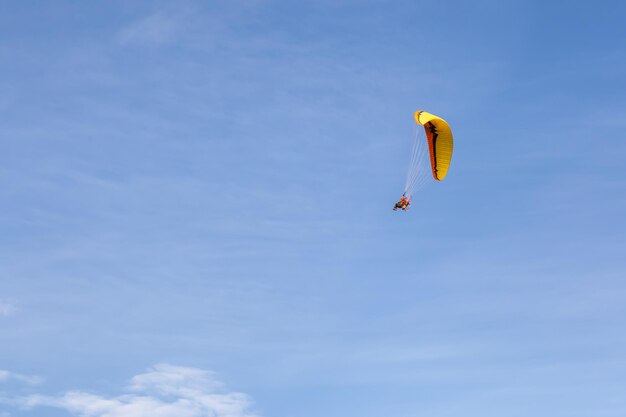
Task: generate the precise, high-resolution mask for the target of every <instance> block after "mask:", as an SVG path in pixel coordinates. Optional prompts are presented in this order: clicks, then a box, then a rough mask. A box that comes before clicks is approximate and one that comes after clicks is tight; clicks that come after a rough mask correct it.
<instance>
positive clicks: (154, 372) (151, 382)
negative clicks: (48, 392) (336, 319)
mask: <svg viewBox="0 0 626 417" xmlns="http://www.w3.org/2000/svg"><path fill="white" fill-rule="evenodd" d="M221 387H222V385H221V384H220V383H219V382H218V381H217V380H216V379H215V376H214V375H213V374H212V373H210V372H207V371H204V370H201V369H196V368H186V367H180V366H173V365H168V364H159V365H155V366H154V367H153V368H151V369H150V370H148V371H147V372H146V373H143V374H140V375H136V376H135V377H133V378H132V379H131V383H130V386H129V387H128V389H127V391H128V392H129V393H128V394H124V395H119V396H113V397H107V396H102V395H97V394H92V393H87V392H83V391H69V392H66V393H65V394H63V395H60V396H56V397H55V396H45V395H29V396H27V397H23V398H21V399H20V400H19V404H20V405H21V406H22V407H24V408H27V409H30V408H35V407H55V408H60V409H63V410H65V411H67V412H69V413H71V414H72V415H74V416H78V417H255V415H254V414H253V413H252V412H250V411H249V408H250V405H251V403H250V400H249V399H248V397H247V396H246V395H245V394H242V393H238V392H223V390H221V389H220V388H221Z"/></svg>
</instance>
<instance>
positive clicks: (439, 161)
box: [415, 110, 454, 181]
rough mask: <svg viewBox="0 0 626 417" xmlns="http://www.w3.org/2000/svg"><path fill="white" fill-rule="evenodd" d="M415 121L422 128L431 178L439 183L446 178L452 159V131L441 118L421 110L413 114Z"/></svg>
mask: <svg viewBox="0 0 626 417" xmlns="http://www.w3.org/2000/svg"><path fill="white" fill-rule="evenodd" d="M415 121H416V122H417V124H419V125H422V126H424V131H425V132H426V139H427V140H428V150H429V152H430V165H431V168H432V171H433V177H434V178H435V179H436V180H437V181H441V180H442V179H444V178H445V177H446V174H447V173H448V168H449V167H450V160H451V159H452V148H453V145H454V144H453V141H452V129H450V126H449V125H448V123H447V122H446V121H445V120H443V119H442V118H441V117H438V116H435V115H434V114H430V113H428V112H425V111H421V110H418V111H416V112H415Z"/></svg>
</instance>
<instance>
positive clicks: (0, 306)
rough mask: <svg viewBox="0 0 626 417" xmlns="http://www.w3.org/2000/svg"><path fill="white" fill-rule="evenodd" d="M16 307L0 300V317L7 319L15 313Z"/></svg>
mask: <svg viewBox="0 0 626 417" xmlns="http://www.w3.org/2000/svg"><path fill="white" fill-rule="evenodd" d="M17 310H18V309H17V306H16V305H15V304H13V303H10V302H8V301H3V300H0V317H8V316H12V315H13V314H15V313H17Z"/></svg>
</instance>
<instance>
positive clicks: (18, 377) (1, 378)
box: [0, 369, 43, 385]
mask: <svg viewBox="0 0 626 417" xmlns="http://www.w3.org/2000/svg"><path fill="white" fill-rule="evenodd" d="M9 381H16V382H19V383H22V384H27V385H38V384H41V383H42V382H43V379H42V378H41V377H39V376H36V375H23V374H18V373H15V372H10V371H6V370H4V369H0V383H2V382H9Z"/></svg>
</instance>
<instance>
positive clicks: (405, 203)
mask: <svg viewBox="0 0 626 417" xmlns="http://www.w3.org/2000/svg"><path fill="white" fill-rule="evenodd" d="M410 205H411V200H410V198H406V193H405V194H402V198H400V201H398V202H397V203H396V205H395V206H394V207H393V211H396V210H398V209H402V211H407V209H408V208H409V206H410Z"/></svg>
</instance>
